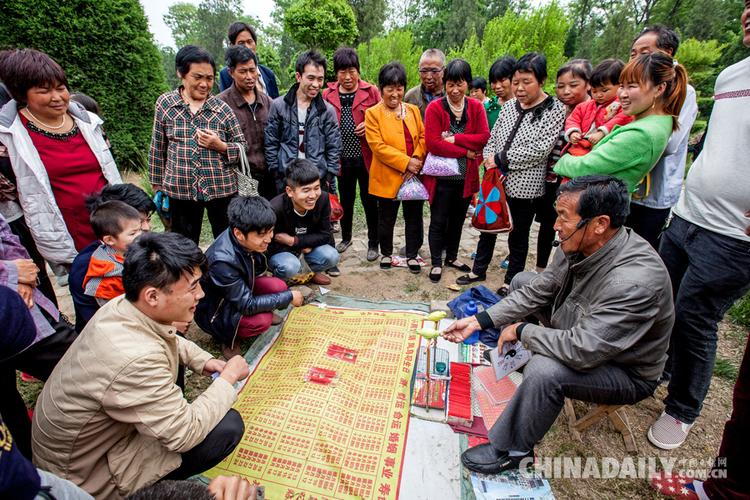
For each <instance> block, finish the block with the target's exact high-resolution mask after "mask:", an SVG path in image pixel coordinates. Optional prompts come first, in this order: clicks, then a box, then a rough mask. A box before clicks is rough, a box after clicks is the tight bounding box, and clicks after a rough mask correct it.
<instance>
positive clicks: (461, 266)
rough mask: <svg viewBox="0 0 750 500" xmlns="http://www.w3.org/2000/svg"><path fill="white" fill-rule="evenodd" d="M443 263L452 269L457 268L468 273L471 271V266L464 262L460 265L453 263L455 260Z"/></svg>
mask: <svg viewBox="0 0 750 500" xmlns="http://www.w3.org/2000/svg"><path fill="white" fill-rule="evenodd" d="M445 265H446V266H448V267H452V268H453V269H458V270H459V271H461V272H462V273H469V272H471V268H470V267H469V266H467V265H466V264H461V265H460V266H457V265H456V264H455V261H447V260H446V261H445Z"/></svg>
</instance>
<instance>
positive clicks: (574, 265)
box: [568, 227, 628, 274]
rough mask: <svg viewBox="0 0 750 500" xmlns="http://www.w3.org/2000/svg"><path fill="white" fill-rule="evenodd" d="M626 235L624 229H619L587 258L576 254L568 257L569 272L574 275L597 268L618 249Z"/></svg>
mask: <svg viewBox="0 0 750 500" xmlns="http://www.w3.org/2000/svg"><path fill="white" fill-rule="evenodd" d="M627 237H628V233H627V231H626V230H625V227H621V228H619V229H618V230H617V232H616V233H615V234H614V235H613V236H612V237H611V238H610V239H609V241H607V242H606V243H605V244H604V245H603V246H602V247H601V248H600V249H599V250H597V251H596V252H594V253H592V254H591V255H589V256H588V257H583V255H582V254H580V253H576V254H573V255H571V256H570V257H568V260H570V270H571V271H573V272H574V273H578V274H580V273H585V272H588V271H590V270H591V269H592V268H594V267H596V266H598V265H599V264H600V263H601V262H602V261H603V260H605V259H608V258H609V257H610V256H611V255H612V253H614V252H616V251H617V249H618V248H619V247H621V246H622V245H623V243H625V240H626V239H627Z"/></svg>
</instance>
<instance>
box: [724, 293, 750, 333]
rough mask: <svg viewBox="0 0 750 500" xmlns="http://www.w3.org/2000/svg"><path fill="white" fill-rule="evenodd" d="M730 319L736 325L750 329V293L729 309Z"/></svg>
mask: <svg viewBox="0 0 750 500" xmlns="http://www.w3.org/2000/svg"><path fill="white" fill-rule="evenodd" d="M729 317H730V318H731V320H732V321H733V322H735V323H736V324H738V325H740V326H744V327H745V328H750V293H748V294H747V295H745V296H744V297H742V298H741V299H740V300H738V301H737V302H735V304H734V305H733V306H732V308H731V309H729Z"/></svg>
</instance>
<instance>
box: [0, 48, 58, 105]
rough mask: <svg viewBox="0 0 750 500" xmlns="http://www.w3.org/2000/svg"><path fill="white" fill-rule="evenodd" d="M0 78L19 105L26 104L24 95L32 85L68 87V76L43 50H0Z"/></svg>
mask: <svg viewBox="0 0 750 500" xmlns="http://www.w3.org/2000/svg"><path fill="white" fill-rule="evenodd" d="M0 80H2V81H3V83H5V87H6V88H7V89H8V92H9V93H10V95H11V96H12V97H13V99H15V100H16V101H17V102H18V103H19V104H21V105H26V96H27V94H28V92H29V89H31V88H32V87H51V86H52V85H64V86H65V87H68V77H67V76H65V71H63V69H62V66H60V65H59V64H58V63H57V61H55V60H54V59H52V58H51V57H50V56H48V55H47V54H45V53H44V52H40V51H38V50H35V49H10V50H4V51H2V52H0ZM68 88H70V87H68Z"/></svg>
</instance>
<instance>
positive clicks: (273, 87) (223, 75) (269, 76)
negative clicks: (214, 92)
mask: <svg viewBox="0 0 750 500" xmlns="http://www.w3.org/2000/svg"><path fill="white" fill-rule="evenodd" d="M258 69H260V74H261V75H263V83H265V84H266V94H268V97H270V98H271V99H276V98H277V97H279V86H278V85H277V84H276V75H275V74H274V73H273V71H272V70H271V68H269V67H268V66H263V65H262V64H259V65H258ZM233 83H234V81H233V80H232V77H231V76H230V75H229V68H224V69H222V70H221V71H220V72H219V90H221V91H222V92H224V91H225V90H226V89H228V88H229V87H231V86H232V84H233Z"/></svg>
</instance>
